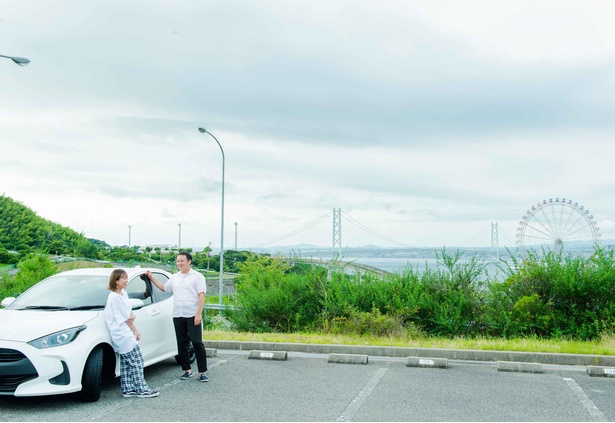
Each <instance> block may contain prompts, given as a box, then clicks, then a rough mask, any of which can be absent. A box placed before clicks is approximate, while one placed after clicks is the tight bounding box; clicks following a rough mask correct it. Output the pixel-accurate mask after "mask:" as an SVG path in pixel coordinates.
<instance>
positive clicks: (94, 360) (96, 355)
mask: <svg viewBox="0 0 615 423" xmlns="http://www.w3.org/2000/svg"><path fill="white" fill-rule="evenodd" d="M102 370H103V349H102V347H96V348H94V350H92V352H91V353H90V356H89V357H88V359H87V361H86V362H85V367H84V368H83V376H82V377H81V395H80V398H81V400H82V401H86V402H94V401H98V400H99V399H100V391H101V386H102Z"/></svg>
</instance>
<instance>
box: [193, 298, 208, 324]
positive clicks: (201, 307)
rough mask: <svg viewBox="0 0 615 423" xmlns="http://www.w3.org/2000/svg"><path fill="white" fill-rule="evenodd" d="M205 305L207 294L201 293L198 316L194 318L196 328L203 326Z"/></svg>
mask: <svg viewBox="0 0 615 423" xmlns="http://www.w3.org/2000/svg"><path fill="white" fill-rule="evenodd" d="M204 305H205V293H204V292H199V300H198V303H197V307H196V316H194V326H198V325H200V324H201V321H202V320H203V306H204Z"/></svg>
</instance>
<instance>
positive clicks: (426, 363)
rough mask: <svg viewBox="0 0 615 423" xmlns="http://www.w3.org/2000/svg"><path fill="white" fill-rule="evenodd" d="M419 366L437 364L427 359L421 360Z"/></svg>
mask: <svg viewBox="0 0 615 423" xmlns="http://www.w3.org/2000/svg"><path fill="white" fill-rule="evenodd" d="M419 364H422V365H424V366H433V365H434V364H435V363H434V361H433V360H429V359H426V358H421V359H419Z"/></svg>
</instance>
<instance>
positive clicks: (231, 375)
mask: <svg viewBox="0 0 615 423" xmlns="http://www.w3.org/2000/svg"><path fill="white" fill-rule="evenodd" d="M248 355H249V351H237V350H219V351H217V355H216V356H215V357H210V358H209V359H208V364H209V371H208V372H207V373H208V375H209V378H210V382H208V383H200V382H198V381H197V380H196V379H195V378H193V379H190V380H187V381H180V380H179V376H180V373H181V372H180V369H179V367H178V366H177V364H176V363H175V361H174V360H167V361H164V362H162V363H159V364H156V365H154V366H152V367H150V368H147V369H146V370H145V377H146V379H147V381H148V383H149V384H150V386H152V387H155V388H156V389H159V390H160V396H159V397H157V398H149V399H138V398H129V399H127V398H123V397H122V396H121V393H120V388H119V379H116V380H115V381H113V382H111V383H107V384H106V385H105V386H104V387H103V394H102V397H101V399H100V401H98V402H95V403H82V402H79V401H78V400H76V399H75V398H74V397H73V396H71V395H66V396H50V397H39V398H15V397H0V409H1V410H2V412H1V414H0V420H2V421H609V420H615V379H614V378H603V377H589V376H588V374H587V372H586V368H585V367H584V366H556V365H552V366H546V367H545V371H544V373H542V374H532V373H520V372H499V371H497V368H496V363H493V362H465V361H454V360H449V364H448V368H445V369H436V368H415V367H407V366H406V360H405V359H403V358H391V357H369V362H368V364H366V365H360V364H338V363H329V362H328V356H327V355H325V354H306V353H289V354H288V358H287V359H286V360H280V361H278V360H265V359H262V360H259V359H249V358H248Z"/></svg>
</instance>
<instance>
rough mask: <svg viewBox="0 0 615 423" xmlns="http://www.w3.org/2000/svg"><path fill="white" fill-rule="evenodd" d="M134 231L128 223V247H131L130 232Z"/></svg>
mask: <svg viewBox="0 0 615 423" xmlns="http://www.w3.org/2000/svg"><path fill="white" fill-rule="evenodd" d="M131 231H132V226H131V225H128V248H130V235H131V234H130V232H131Z"/></svg>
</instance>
